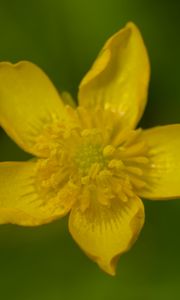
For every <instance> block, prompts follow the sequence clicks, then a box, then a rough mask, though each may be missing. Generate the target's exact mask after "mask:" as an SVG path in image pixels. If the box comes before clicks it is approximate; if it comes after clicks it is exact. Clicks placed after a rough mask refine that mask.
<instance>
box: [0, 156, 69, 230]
mask: <svg viewBox="0 0 180 300" xmlns="http://www.w3.org/2000/svg"><path fill="white" fill-rule="evenodd" d="M35 174H36V163H35V162H32V161H29V162H20V163H18V162H17V163H13V162H11V163H8V162H7V163H1V164H0V191H1V193H0V223H1V224H4V223H13V224H18V225H25V226H26V225H27V226H36V225H41V224H44V223H48V222H51V221H52V220H54V219H56V218H58V217H61V215H64V214H65V213H66V212H64V211H62V210H61V206H60V205H59V207H58V208H57V207H56V206H55V205H54V207H53V203H52V199H49V201H46V199H45V198H42V197H41V196H40V194H39V193H38V187H37V183H36V181H35V176H36V175H35Z"/></svg>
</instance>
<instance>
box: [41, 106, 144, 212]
mask: <svg viewBox="0 0 180 300" xmlns="http://www.w3.org/2000/svg"><path fill="white" fill-rule="evenodd" d="M67 112H68V113H69V116H70V121H69V122H67V123H65V124H61V123H59V122H57V123H52V125H50V126H49V127H47V128H46V130H45V131H44V133H43V135H42V136H41V137H39V139H38V141H37V147H39V149H42V153H43V154H44V153H45V154H46V157H45V158H44V159H39V161H38V167H37V179H38V191H39V193H41V197H44V199H45V201H51V203H53V204H52V206H53V207H56V206H57V207H59V206H61V207H62V210H64V211H66V210H68V207H71V206H72V203H75V202H77V201H79V205H80V208H81V209H82V210H86V209H87V208H88V207H89V205H91V203H99V204H101V205H106V206H107V205H111V201H114V200H113V199H115V200H117V199H118V200H117V201H128V199H129V198H132V197H135V195H138V193H139V191H140V190H141V189H142V188H143V187H144V186H145V181H144V178H143V168H144V166H146V165H147V164H148V163H149V159H148V149H147V146H146V145H145V144H144V143H143V142H141V141H140V140H139V139H138V138H139V135H140V134H141V131H140V130H136V131H133V130H126V129H124V130H123V129H122V128H121V125H120V122H119V119H118V117H117V115H112V114H111V113H110V112H108V114H107V112H106V111H100V112H99V111H97V112H96V113H95V112H93V113H92V114H91V113H90V112H87V111H86V110H85V109H82V108H79V109H77V110H76V111H74V110H72V109H70V108H68V110H67ZM49 199H50V200H49ZM55 204H56V205H55Z"/></svg>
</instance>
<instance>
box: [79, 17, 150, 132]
mask: <svg viewBox="0 0 180 300" xmlns="http://www.w3.org/2000/svg"><path fill="white" fill-rule="evenodd" d="M149 74H150V67H149V59H148V54H147V51H146V48H145V45H144V42H143V39H142V37H141V34H140V32H139V30H138V28H137V27H136V26H135V25H134V24H133V23H128V24H127V25H126V26H125V27H124V28H123V29H122V30H120V31H119V32H117V33H116V34H115V35H113V36H112V37H111V38H110V39H109V40H108V41H107V42H106V44H105V46H104V47H103V49H102V51H101V52H100V54H99V56H98V58H97V60H96V61H95V63H94V64H93V66H92V68H91V69H90V71H89V72H88V73H87V74H86V75H85V77H84V78H83V80H82V82H81V84H80V90H79V103H80V105H83V106H85V107H88V108H91V107H92V108H94V107H96V106H101V107H104V108H105V109H110V110H111V111H113V112H114V111H115V112H117V113H118V114H119V115H120V116H121V117H122V122H123V123H124V124H125V126H126V127H127V126H131V127H134V126H135V125H136V124H137V122H138V121H139V119H140V118H141V116H142V113H143V111H144V107H145V105H146V99H147V90H148V82H149Z"/></svg>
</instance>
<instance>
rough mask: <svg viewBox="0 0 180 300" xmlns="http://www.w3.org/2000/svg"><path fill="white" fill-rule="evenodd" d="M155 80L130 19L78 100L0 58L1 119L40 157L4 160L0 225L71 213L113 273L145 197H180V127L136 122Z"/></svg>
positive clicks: (139, 223) (81, 236) (86, 242)
mask: <svg viewBox="0 0 180 300" xmlns="http://www.w3.org/2000/svg"><path fill="white" fill-rule="evenodd" d="M149 79H150V65H149V58H148V54H147V50H146V47H145V45H144V42H143V39H142V36H141V34H140V32H139V29H138V28H137V27H136V25H135V24H133V23H128V24H127V25H126V26H125V27H124V28H123V29H121V30H120V31H119V32H117V33H116V34H114V35H113V36H112V37H111V38H110V39H108V41H107V42H106V43H105V45H104V47H103V48H102V50H101V51H100V53H99V55H98V57H97V59H96V60H95V62H94V64H93V66H92V68H91V69H90V70H89V72H88V73H87V74H86V75H85V77H84V78H83V79H82V81H81V83H80V86H79V93H78V105H77V102H76V101H74V100H73V99H72V98H71V96H70V95H69V94H68V93H67V92H64V93H62V94H59V93H58V92H57V90H56V89H55V87H54V86H53V85H52V83H51V81H50V80H49V79H48V77H47V76H46V75H45V74H44V72H43V71H42V70H41V69H40V68H39V67H37V66H36V65H35V64H33V63H31V62H28V61H21V62H19V63H17V64H11V63H9V62H2V63H0V126H1V127H2V128H3V129H4V130H5V132H6V133H7V134H8V135H9V136H10V137H11V138H12V139H13V140H14V141H15V142H16V143H17V144H18V145H19V146H20V147H21V148H22V149H23V150H24V151H26V152H28V153H30V154H31V155H33V158H32V159H30V160H29V161H26V162H1V164H0V223H1V224H5V223H12V224H17V225H22V226H37V225H42V224H46V223H49V222H52V221H53V220H56V219H59V218H61V217H64V216H65V215H68V214H69V232H70V234H71V235H72V237H73V239H74V240H75V241H76V242H77V244H78V245H79V246H80V248H81V249H82V250H83V251H84V252H85V253H86V254H87V255H88V256H89V257H90V258H91V259H92V260H93V261H95V262H96V263H97V264H98V265H99V267H100V268H101V269H102V270H104V271H105V272H107V273H109V274H110V275H114V274H115V268H116V264H117V261H118V258H119V256H120V255H121V254H123V253H124V252H126V251H127V250H129V249H130V247H131V246H132V245H133V243H134V242H135V241H136V239H137V237H138V235H139V233H140V231H141V229H142V227H143V224H144V219H145V216H144V206H143V202H142V200H141V199H149V200H161V199H162V200H165V199H174V198H178V197H180V185H179V178H180V162H179V148H180V125H179V124H174V125H166V126H158V127H154V128H151V129H145V130H143V129H141V128H137V127H138V122H139V121H140V119H141V117H142V114H143V112H144V109H145V106H146V102H147V94H148V83H149ZM162 205H163V204H162Z"/></svg>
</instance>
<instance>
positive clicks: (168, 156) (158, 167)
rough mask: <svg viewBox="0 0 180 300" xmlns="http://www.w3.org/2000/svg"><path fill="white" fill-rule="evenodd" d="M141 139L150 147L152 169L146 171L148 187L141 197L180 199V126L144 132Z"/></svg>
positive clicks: (163, 127)
mask: <svg viewBox="0 0 180 300" xmlns="http://www.w3.org/2000/svg"><path fill="white" fill-rule="evenodd" d="M141 138H142V139H143V140H145V141H146V143H147V144H148V145H149V147H150V153H149V154H150V162H151V164H150V167H148V168H146V169H144V176H145V178H146V180H147V183H148V185H147V187H146V188H145V189H144V190H143V191H141V193H140V196H141V197H144V198H148V199H152V200H153V199H154V200H156V199H157V200H158V199H170V198H178V197H180V159H179V149H180V124H178V125H167V126H159V127H155V128H152V129H148V130H144V131H143V133H142V136H141Z"/></svg>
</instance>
